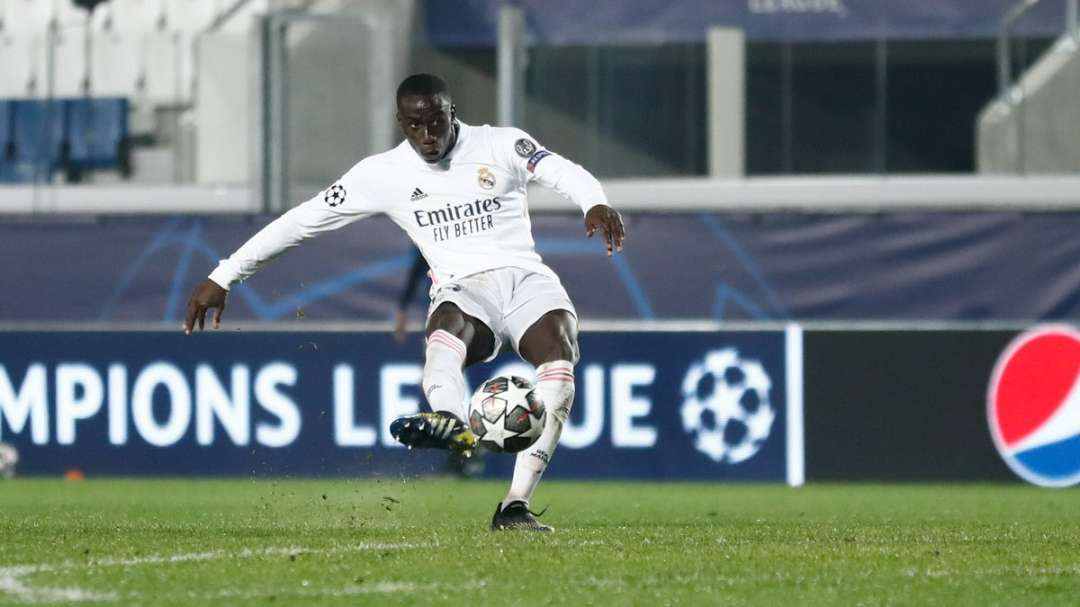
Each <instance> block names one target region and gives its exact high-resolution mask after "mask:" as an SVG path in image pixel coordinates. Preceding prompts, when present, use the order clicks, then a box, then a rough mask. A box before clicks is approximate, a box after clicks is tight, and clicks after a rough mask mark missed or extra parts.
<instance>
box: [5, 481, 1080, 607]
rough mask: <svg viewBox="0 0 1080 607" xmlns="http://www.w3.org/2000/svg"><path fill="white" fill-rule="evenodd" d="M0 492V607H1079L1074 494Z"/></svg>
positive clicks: (828, 490) (12, 488) (25, 486)
mask: <svg viewBox="0 0 1080 607" xmlns="http://www.w3.org/2000/svg"><path fill="white" fill-rule="evenodd" d="M504 488H505V485H504V484H502V483H498V484H496V483H487V482H468V481H450V480H410V481H408V482H402V481H381V482H380V481H374V480H364V481H347V480H324V481H319V480H311V481H268V480H260V481H245V480H230V481H203V480H198V481H179V480H178V481H138V480H90V481H85V482H66V483H65V482H61V481H52V480H17V481H11V482H0V604H24V603H33V604H50V603H64V602H65V601H70V600H71V599H76V600H79V601H80V602H82V603H83V604H87V603H89V604H95V603H103V604H139V605H203V604H225V605H271V604H278V605H301V604H303V605H311V604H330V605H357V604H372V605H391V604H405V605H413V604H415V605H427V604H437V605H456V606H458V607H472V606H475V605H500V606H501V605H542V604H549V605H585V604H594V605H607V604H616V605H668V604H671V605H713V604H730V605H781V604H782V605H789V606H792V607H794V606H796V605H818V604H822V605H824V604H827V605H835V604H844V605H848V604H871V605H926V604H937V605H994V604H996V605H1052V604H1060V605H1076V604H1078V603H1080V492H1078V491H1075V490H1064V491H1062V490H1059V491H1050V490H1039V489H1035V488H1031V487H1024V486H1013V485H1009V486H1004V485H1003V486H946V485H939V486H915V485H911V486H902V485H901V486H870V485H834V486H809V487H805V488H802V489H788V488H785V487H779V486H757V485H706V484H621V483H618V484H616V483H557V482H546V483H545V484H544V485H542V487H541V489H540V492H539V493H538V495H537V496H536V499H535V500H534V502H535V504H536V505H538V506H543V505H545V504H551V510H550V511H549V513H548V514H547V515H546V516H545V517H544V518H543V520H544V521H545V522H548V523H550V524H552V525H554V526H556V528H557V531H556V532H555V533H554V534H551V535H546V534H545V535H541V534H528V533H506V532H503V533H492V532H491V531H489V530H488V528H487V525H488V522H489V520H490V516H491V512H492V510H493V509H494V505H495V502H496V501H497V500H498V499H499V498H500V497H501V496H502V492H503V490H504Z"/></svg>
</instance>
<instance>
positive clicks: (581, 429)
mask: <svg viewBox="0 0 1080 607" xmlns="http://www.w3.org/2000/svg"><path fill="white" fill-rule="evenodd" d="M521 372H522V369H521V368H520V365H519V364H518V363H511V364H508V365H505V366H504V367H503V369H500V370H499V371H497V372H496V373H497V374H504V373H518V374H520V373H521ZM422 374H423V369H422V367H421V366H420V365H419V364H414V363H402V364H385V365H381V366H380V367H379V368H378V370H377V377H378V386H377V394H378V397H377V399H376V400H377V402H373V403H360V402H358V401H359V399H357V398H356V395H355V388H356V386H357V381H356V380H357V369H356V367H355V366H354V365H351V364H344V363H342V364H337V365H335V366H334V367H333V368H332V369H329V377H327V378H325V379H324V380H320V381H325V380H329V383H330V385H331V389H332V397H331V401H332V402H330V403H314V404H306V403H302V402H301V401H300V399H299V398H297V397H296V396H295V394H296V392H297V391H298V389H299V388H300V386H299V383H301V382H302V381H303V380H302V378H301V376H300V374H299V372H298V370H297V368H296V367H294V366H293V365H291V364H289V363H286V362H272V363H269V364H265V365H262V366H257V367H255V366H252V365H247V364H233V365H232V366H231V367H230V368H225V369H222V368H220V367H212V366H210V365H207V364H200V365H197V366H196V367H195V368H194V369H187V368H183V367H182V366H180V365H176V364H173V363H169V362H163V361H162V362H154V363H150V364H148V365H146V366H144V367H141V368H131V367H129V366H128V365H124V364H119V363H116V364H111V365H109V366H108V367H106V368H103V369H101V368H98V367H96V366H93V365H89V364H85V363H60V364H56V365H55V366H52V367H51V368H50V366H47V365H46V364H43V363H34V364H31V365H30V366H29V367H28V368H27V369H26V371H25V373H21V374H17V375H14V376H13V374H12V373H10V372H9V370H8V369H6V368H5V367H4V366H3V365H0V438H5V439H10V438H11V437H12V435H20V436H24V437H27V438H29V439H30V442H31V443H32V444H34V445H41V446H44V445H49V444H56V445H73V444H76V443H77V442H80V441H81V442H86V441H87V440H90V441H93V442H97V441H103V440H105V439H107V440H108V443H109V444H111V445H114V446H121V445H126V444H129V443H130V442H136V441H137V442H144V443H146V444H148V445H151V446H154V447H161V448H165V447H171V446H173V445H175V444H177V443H179V442H181V441H184V440H191V438H194V440H195V443H196V444H198V445H200V446H203V447H210V446H214V445H220V444H222V443H223V442H224V443H227V444H231V445H234V446H238V447H246V446H264V447H273V448H278V447H288V446H290V445H292V444H293V443H295V442H296V441H297V440H298V439H299V438H300V435H301V432H302V431H303V428H302V426H303V423H302V420H303V417H304V416H303V415H302V412H301V407H302V406H315V407H320V408H326V409H328V410H327V411H326V412H325V413H326V414H327V415H332V416H333V441H334V444H335V445H337V446H339V447H374V446H380V447H387V448H403V447H402V445H401V444H400V443H398V442H397V441H395V440H394V439H393V437H392V436H390V433H389V427H388V424H389V422H390V420H392V419H395V418H396V417H398V416H400V415H409V414H412V413H415V412H417V411H419V410H420V403H421V400H420V399H421V387H420V386H421V378H422ZM654 377H655V369H653V368H652V367H651V366H650V365H640V364H631V365H626V364H616V365H613V366H611V368H610V369H605V368H604V366H602V365H598V364H593V365H588V366H586V367H585V369H584V373H583V374H582V375H581V378H582V381H581V384H582V388H583V390H582V395H583V397H584V398H583V399H582V402H580V403H579V407H580V408H581V410H582V413H583V414H584V415H583V416H580V421H578V422H576V423H575V422H573V421H571V422H570V423H568V424H567V426H566V428H565V430H564V432H563V438H562V442H561V444H562V445H563V446H565V447H569V448H571V449H574V448H584V447H588V446H590V445H593V444H594V443H596V442H597V441H599V440H600V438H601V436H602V434H603V431H604V426H605V421H606V420H605V418H608V419H607V421H608V423H609V424H610V430H611V434H610V436H611V443H612V445H613V446H615V447H629V448H647V447H652V446H653V445H654V444H655V443H656V439H657V429H656V427H655V426H654V425H653V424H651V423H649V421H648V419H647V418H648V417H649V416H650V413H651V412H652V409H653V405H652V399H651V398H650V397H649V396H648V395H647V391H648V389H649V387H650V384H651V383H652V380H653V378H654ZM308 381H312V379H309V380H308ZM368 391H369V392H370V390H368ZM579 398H581V397H579ZM605 401H607V402H610V405H611V406H610V411H605ZM102 417H104V418H105V419H106V420H107V425H106V426H105V427H104V428H102V430H104V432H102V434H105V435H106V436H85V435H84V434H85V432H80V425H82V424H84V423H88V422H89V421H90V420H91V419H94V418H97V419H101V418H102ZM575 417H579V416H575ZM106 428H107V429H106ZM92 434H98V433H97V432H93V433H92Z"/></svg>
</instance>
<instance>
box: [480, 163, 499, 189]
mask: <svg viewBox="0 0 1080 607" xmlns="http://www.w3.org/2000/svg"><path fill="white" fill-rule="evenodd" d="M476 180H477V181H478V182H480V187H482V188H484V189H485V190H490V189H491V188H493V187H495V173H492V172H491V169H489V168H487V167H480V170H479V171H477V173H476Z"/></svg>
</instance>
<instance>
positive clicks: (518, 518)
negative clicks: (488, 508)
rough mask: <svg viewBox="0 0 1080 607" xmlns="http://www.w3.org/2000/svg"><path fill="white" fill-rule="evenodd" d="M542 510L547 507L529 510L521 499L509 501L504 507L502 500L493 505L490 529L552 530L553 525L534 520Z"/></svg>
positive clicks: (545, 510) (540, 514)
mask: <svg viewBox="0 0 1080 607" xmlns="http://www.w3.org/2000/svg"><path fill="white" fill-rule="evenodd" d="M544 512H547V508H544V509H543V510H542V511H540V512H533V511H532V510H529V506H528V505H527V504H526V503H525V502H521V501H517V502H510V503H509V504H507V505H506V507H505V508H504V507H503V505H502V502H499V503H498V504H497V505H496V506H495V516H493V517H491V530H492V531H500V530H503V529H522V530H525V531H554V530H555V529H554V528H553V527H551V526H549V525H545V524H543V523H541V522H540V521H538V520H536V517H538V516H543V515H544Z"/></svg>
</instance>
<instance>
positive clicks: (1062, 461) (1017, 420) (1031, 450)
mask: <svg viewBox="0 0 1080 607" xmlns="http://www.w3.org/2000/svg"><path fill="white" fill-rule="evenodd" d="M986 413H987V418H988V419H989V422H990V434H991V436H993V438H994V445H995V446H996V447H997V450H998V453H1000V454H1001V457H1002V458H1003V459H1004V460H1005V463H1006V464H1008V465H1009V467H1010V468H1012V470H1013V472H1015V473H1016V474H1017V475H1019V476H1020V477H1021V478H1023V479H1024V480H1026V481H1028V482H1030V483H1034V484H1036V485H1040V486H1043V487H1067V486H1070V485H1075V484H1076V483H1077V482H1080V333H1078V332H1077V331H1076V330H1075V329H1072V328H1071V327H1065V326H1056V325H1054V326H1044V327H1037V328H1035V329H1032V330H1030V331H1026V332H1024V333H1022V334H1020V335H1019V336H1018V337H1016V339H1014V340H1013V341H1012V343H1010V344H1009V345H1008V347H1007V348H1005V351H1004V352H1003V353H1002V354H1001V356H1000V357H999V358H998V361H997V364H995V365H994V373H993V375H992V376H991V378H990V389H989V391H988V394H987V399H986Z"/></svg>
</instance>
